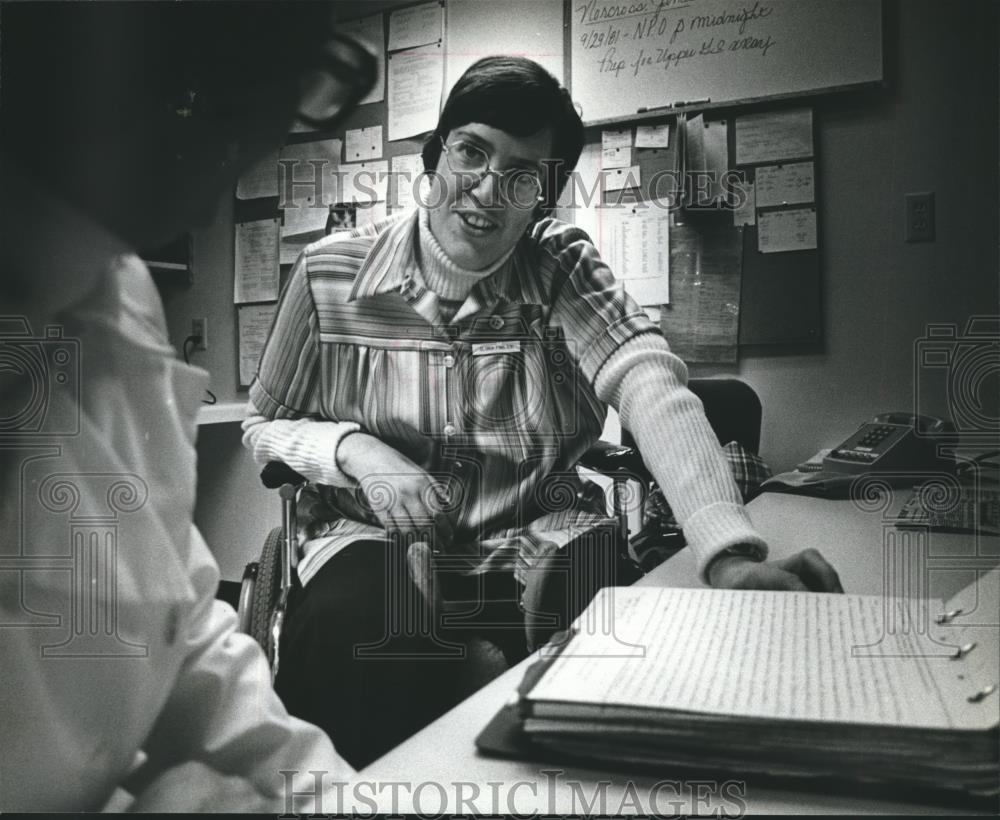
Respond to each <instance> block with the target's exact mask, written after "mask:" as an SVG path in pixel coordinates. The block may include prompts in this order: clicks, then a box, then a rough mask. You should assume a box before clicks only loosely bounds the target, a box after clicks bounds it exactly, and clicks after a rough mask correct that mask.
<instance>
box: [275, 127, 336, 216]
mask: <svg viewBox="0 0 1000 820" xmlns="http://www.w3.org/2000/svg"><path fill="white" fill-rule="evenodd" d="M342 147H343V143H341V141H340V140H315V141H313V142H296V143H292V144H290V145H286V146H285V147H284V148H282V149H281V152H280V154H279V155H278V183H279V190H278V191H275V193H276V194H280V195H281V200H280V207H285V206H286V205H288V204H289V203H290V202H294V203H295V204H296V205H305V206H313V205H316V206H318V205H323V204H324V203H326V202H330V201H333V200H336V198H337V193H336V171H337V168H339V167H340V150H341V148H342Z"/></svg>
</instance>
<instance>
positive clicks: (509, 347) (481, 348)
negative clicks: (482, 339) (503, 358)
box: [472, 342, 521, 356]
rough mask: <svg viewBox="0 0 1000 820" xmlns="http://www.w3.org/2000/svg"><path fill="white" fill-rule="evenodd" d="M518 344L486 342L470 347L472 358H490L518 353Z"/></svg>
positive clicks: (519, 349) (519, 350) (519, 347)
mask: <svg viewBox="0 0 1000 820" xmlns="http://www.w3.org/2000/svg"><path fill="white" fill-rule="evenodd" d="M520 352H521V343H520V342H488V343H483V344H474V345H473V346H472V355H473V356H492V355H494V354H496V353H520Z"/></svg>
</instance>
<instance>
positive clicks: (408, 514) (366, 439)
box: [337, 433, 452, 549]
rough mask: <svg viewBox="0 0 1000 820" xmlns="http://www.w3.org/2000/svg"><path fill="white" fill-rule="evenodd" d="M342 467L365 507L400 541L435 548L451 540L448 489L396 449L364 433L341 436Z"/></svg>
mask: <svg viewBox="0 0 1000 820" xmlns="http://www.w3.org/2000/svg"><path fill="white" fill-rule="evenodd" d="M337 462H338V466H339V467H340V469H341V470H342V471H343V472H344V473H346V474H347V475H349V476H350V477H351V478H353V479H355V480H356V481H357V482H358V484H359V486H360V487H361V491H362V492H363V493H364V496H365V499H366V500H367V502H368V506H369V507H370V508H371V510H372V512H373V513H374V514H375V516H376V517H377V518H378V519H379V521H381V522H382V525H383V526H384V527H385V528H386V530H387V531H388V532H390V533H393V532H398V533H400V534H401V535H402V536H403V538H404V542H411V541H427V542H428V543H429V544H430V546H431V547H432V548H434V549H437V548H441V549H443V548H446V547H447V546H448V545H449V544H450V543H451V539H452V524H451V519H450V518H449V517H448V515H447V513H446V512H445V510H447V509H448V508H449V499H448V493H447V489H446V488H445V487H442V486H441V484H440V483H439V482H437V481H435V480H434V478H433V477H431V476H430V475H429V474H428V473H427V472H426V471H425V470H424V469H423V468H421V467H419V466H418V465H416V464H414V463H413V462H412V461H410V459H408V458H407V457H406V456H404V455H403V454H402V453H400V452H399V451H398V450H396V449H394V448H392V447H390V446H389V445H388V444H386V443H385V442H383V441H381V440H380V439H378V438H375V436H370V435H368V434H367V433H351V434H350V435H348V436H345V437H344V438H343V439H342V440H341V442H340V446H339V447H338V448H337Z"/></svg>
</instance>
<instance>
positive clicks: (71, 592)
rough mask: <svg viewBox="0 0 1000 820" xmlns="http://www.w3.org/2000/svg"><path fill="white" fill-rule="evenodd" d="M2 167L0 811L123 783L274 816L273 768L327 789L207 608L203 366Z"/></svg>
mask: <svg viewBox="0 0 1000 820" xmlns="http://www.w3.org/2000/svg"><path fill="white" fill-rule="evenodd" d="M0 171H3V166H2V164H0ZM2 179H3V181H4V185H3V186H2V188H3V189H4V190H3V192H2V194H0V197H2V199H3V201H4V206H3V216H4V220H3V223H4V224H2V226H0V265H2V266H0V297H2V301H0V315H8V316H9V315H10V314H11V313H14V314H16V315H17V316H18V319H17V320H16V321H15V322H14V323H13V324H12V323H11V322H10V321H7V322H6V323H5V324H3V325H2V326H0V333H2V336H0V345H4V346H0V359H2V361H0V364H3V366H0V428H2V429H0V539H2V540H0V811H16V810H30V811H50V810H55V811H77V810H93V809H99V808H101V807H102V806H104V805H105V804H106V803H107V801H108V799H109V798H110V797H111V795H112V794H113V793H115V791H116V789H117V788H118V787H120V786H122V785H123V784H124V785H126V786H127V787H128V788H129V789H130V790H131V793H132V794H133V795H136V796H138V798H139V802H138V803H137V807H140V808H150V809H154V808H159V809H166V810H188V809H196V808H207V809H210V810H211V809H217V810H227V809H228V810H239V809H257V810H270V811H282V810H284V809H285V807H286V803H285V801H284V794H285V791H286V785H287V783H286V776H285V775H282V774H281V773H280V772H281V770H285V771H298V772H301V773H302V775H301V777H300V778H297V779H295V781H294V783H295V788H296V789H297V790H298V791H300V792H308V791H310V789H311V788H312V785H313V783H314V776H313V775H311V774H309V772H310V771H311V770H320V771H324V772H326V773H328V774H327V776H326V779H327V780H328V781H329V780H333V781H335V780H344V779H345V778H346V777H348V776H349V775H350V774H351V772H352V770H351V769H350V768H349V766H348V765H347V764H346V763H345V762H344V761H343V760H342V758H340V757H339V756H338V755H337V754H336V752H335V751H334V749H333V747H332V746H331V744H330V741H329V740H328V739H327V738H326V736H325V735H324V734H323V733H322V732H320V731H319V730H318V729H316V728H315V727H312V726H310V725H309V724H306V723H303V722H301V721H298V720H296V719H294V718H291V717H289V715H288V714H287V713H286V712H285V710H284V708H283V707H282V705H281V703H280V701H279V700H278V698H277V697H276V696H275V694H274V692H273V690H272V689H271V686H270V678H269V673H268V669H267V666H266V663H265V661H264V658H263V655H262V653H261V651H260V649H259V648H258V647H257V645H256V644H255V643H254V642H253V641H252V640H251V639H250V638H248V637H247V636H244V635H239V634H237V633H235V632H234V626H235V622H236V618H235V613H234V612H233V611H232V609H231V608H230V607H228V606H227V605H224V604H221V603H219V602H217V601H215V600H214V594H215V590H216V585H217V582H218V578H219V572H218V568H217V566H216V564H215V562H214V560H213V558H212V556H211V554H210V552H209V551H208V549H207V547H206V546H205V543H204V541H203V540H202V538H201V536H200V535H199V533H198V532H197V530H196V529H195V527H194V526H193V523H192V514H193V510H194V501H195V487H196V474H195V448H194V439H195V433H196V424H195V415H196V412H197V409H198V407H199V403H200V399H201V398H202V396H203V395H204V388H205V386H206V384H207V374H206V373H205V372H204V371H202V370H200V369H197V368H194V367H189V366H187V365H184V364H183V363H181V362H179V361H177V360H176V358H175V357H174V351H173V349H172V348H171V347H170V346H169V344H168V343H167V339H166V332H165V323H164V319H163V314H162V308H161V305H160V301H159V296H158V294H157V293H156V290H155V287H154V285H153V283H152V281H151V279H150V276H149V273H148V271H147V270H146V269H145V266H144V265H143V264H142V263H141V262H140V261H139V260H138V258H137V257H136V256H134V255H133V254H131V253H129V252H128V251H127V250H126V249H124V248H121V247H119V246H117V244H116V242H115V240H114V239H113V238H112V237H110V236H108V235H107V234H106V233H105V232H103V231H102V230H100V229H99V228H98V227H97V226H95V225H93V224H91V223H89V222H88V221H87V220H86V219H84V218H82V217H80V216H79V215H76V214H74V213H72V212H71V211H70V210H69V209H67V208H65V207H62V206H60V205H58V204H56V203H54V202H52V201H51V200H47V199H45V198H44V197H42V196H41V195H40V194H38V192H37V191H35V190H34V189H32V188H30V186H28V187H26V186H24V185H23V183H22V184H21V186H20V188H21V189H20V190H18V186H17V185H11V184H10V183H11V179H12V175H11V173H10V169H9V168H8V169H6V172H5V173H3V174H2ZM12 189H13V190H12ZM15 198H16V199H15ZM15 202H16V208H15V207H14V205H12V203H15ZM20 217H24V218H23V219H21V221H20V222H19V221H18V219H19V218H20ZM25 321H28V322H30V323H31V335H30V336H23V335H19V334H18V332H17V328H18V327H19V326H21V327H23V325H24V322H25ZM47 328H49V330H47ZM46 333H48V334H50V335H49V336H48V337H46ZM60 334H61V337H62V338H60ZM32 357H34V358H32ZM137 761H145V762H144V765H142V766H140V767H139V768H138V770H136V762H137ZM130 773H131V775H132V776H131V778H130V779H126V778H127V776H129V775H130ZM119 794H120V792H119ZM300 808H301V806H300Z"/></svg>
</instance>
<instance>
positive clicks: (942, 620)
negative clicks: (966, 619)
mask: <svg viewBox="0 0 1000 820" xmlns="http://www.w3.org/2000/svg"><path fill="white" fill-rule="evenodd" d="M961 614H962V609H961V607H959V608H958V609H953V610H951V612H942V613H941V614H940V615H938V616H937V617H936V618H935V619H934V623H936V624H946V623H948V622H949V621H952V620H954V619H955V618H957V617H958V616H959V615H961Z"/></svg>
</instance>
